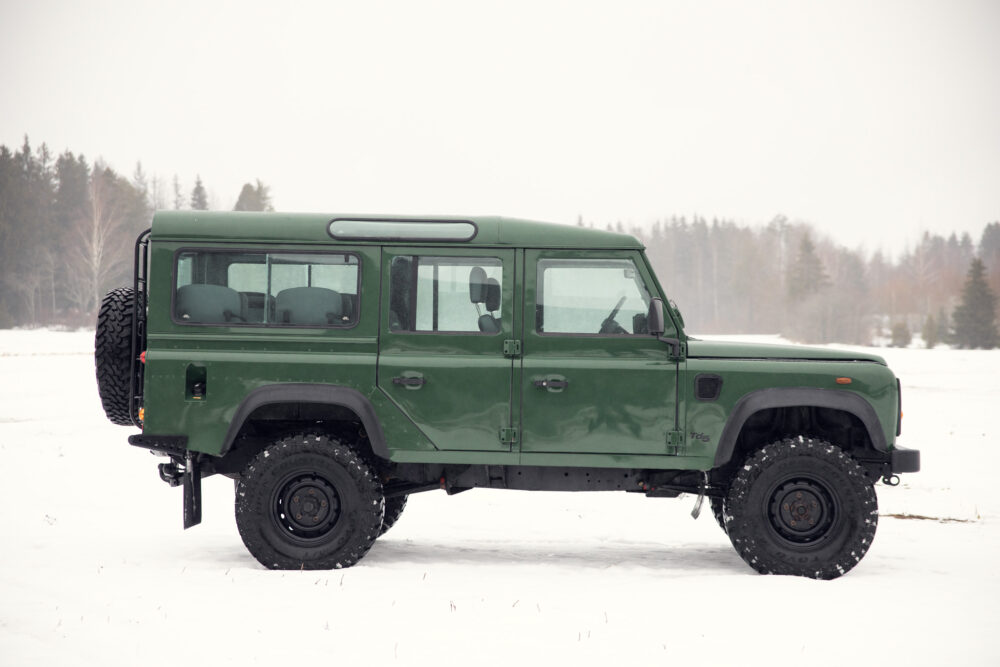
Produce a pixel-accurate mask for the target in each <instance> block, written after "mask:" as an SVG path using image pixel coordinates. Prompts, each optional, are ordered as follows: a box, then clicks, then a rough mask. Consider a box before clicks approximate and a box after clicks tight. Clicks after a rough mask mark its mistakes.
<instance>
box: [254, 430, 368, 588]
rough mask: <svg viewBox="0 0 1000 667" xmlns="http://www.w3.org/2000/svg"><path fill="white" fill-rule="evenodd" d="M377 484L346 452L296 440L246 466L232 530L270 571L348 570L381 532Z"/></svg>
mask: <svg viewBox="0 0 1000 667" xmlns="http://www.w3.org/2000/svg"><path fill="white" fill-rule="evenodd" d="M383 503H384V500H383V498H382V485H381V483H380V482H379V481H378V480H377V479H376V478H375V476H374V475H373V473H372V470H371V468H370V467H369V466H368V464H367V463H365V461H364V460H363V459H362V458H361V457H360V456H358V455H357V454H356V453H355V452H354V451H352V450H351V449H350V448H349V447H347V446H346V445H344V444H342V443H340V442H338V441H336V440H331V439H330V438H327V437H325V436H321V435H295V436H292V437H289V438H285V439H283V440H280V441H278V442H276V443H275V444H273V445H271V446H270V447H268V448H267V449H265V450H264V451H262V452H261V453H260V454H258V455H257V457H256V458H254V459H253V461H251V462H250V463H249V464H248V465H247V467H246V468H245V469H244V470H243V472H242V473H241V475H240V480H239V482H238V483H237V486H236V526H237V528H238V529H239V531H240V537H242V538H243V543H244V544H245V545H246V547H247V549H248V550H249V551H250V553H251V554H253V556H254V558H256V559H257V560H258V561H260V563H261V564H262V565H264V566H265V567H268V568H270V569H273V570H290V569H294V570H298V569H305V570H321V569H331V568H341V567H350V566H351V565H354V564H355V563H357V562H358V561H359V560H361V558H362V557H363V556H364V555H365V554H366V553H368V550H369V549H370V548H371V546H372V543H373V542H374V541H375V538H376V537H378V534H379V530H380V529H381V528H382V512H383Z"/></svg>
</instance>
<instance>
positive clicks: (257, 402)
mask: <svg viewBox="0 0 1000 667" xmlns="http://www.w3.org/2000/svg"><path fill="white" fill-rule="evenodd" d="M277 403H317V404H321V405H336V406H340V407H344V408H347V409H348V410H351V411H352V412H354V413H355V414H356V415H358V418H359V419H360V420H361V423H362V425H363V426H364V427H365V432H366V433H367V434H368V441H369V442H370V443H371V446H372V451H373V452H374V453H375V455H376V456H378V457H380V458H383V459H388V458H389V447H388V446H387V445H386V442H385V432H384V431H383V430H382V424H381V423H380V422H379V420H378V416H377V415H376V414H375V408H374V406H372V404H371V401H369V400H368V399H367V398H365V396H364V395H363V394H362V393H361V392H360V391H358V390H357V389H351V388H350V387H339V386H337V385H329V384H308V383H289V384H269V385H265V386H263V387H258V388H257V389H254V390H253V391H251V392H250V393H249V394H247V395H246V397H245V398H244V399H243V401H242V402H241V403H240V405H239V407H237V408H236V412H235V413H234V414H233V418H232V420H231V421H230V422H229V429H228V430H227V431H226V439H225V441H223V443H222V453H221V454H220V456H225V455H226V454H227V453H228V452H229V450H230V448H231V447H232V446H233V442H234V441H235V440H236V434H237V433H239V432H240V429H242V428H243V424H245V423H246V420H247V418H248V417H250V415H251V414H253V412H254V410H256V409H257V408H259V407H261V406H264V405H274V404H277Z"/></svg>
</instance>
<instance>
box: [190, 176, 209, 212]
mask: <svg viewBox="0 0 1000 667" xmlns="http://www.w3.org/2000/svg"><path fill="white" fill-rule="evenodd" d="M191 208H192V210H195V211H207V210H208V193H206V192H205V186H204V185H202V182H201V176H200V175H199V176H197V177H196V178H195V179H194V188H193V189H192V190H191Z"/></svg>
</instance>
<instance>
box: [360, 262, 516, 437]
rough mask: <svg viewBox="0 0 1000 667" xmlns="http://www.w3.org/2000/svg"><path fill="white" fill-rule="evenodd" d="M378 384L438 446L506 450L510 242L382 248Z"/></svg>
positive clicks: (511, 280)
mask: <svg viewBox="0 0 1000 667" xmlns="http://www.w3.org/2000/svg"><path fill="white" fill-rule="evenodd" d="M382 273H383V275H382V306H381V313H382V317H381V324H380V329H381V332H380V338H381V342H380V346H379V364H378V386H379V388H380V389H381V390H382V391H383V392H384V393H385V394H386V395H387V396H388V397H389V398H390V399H391V400H392V401H393V402H394V403H395V404H396V405H397V406H398V407H399V408H400V409H401V410H402V411H403V412H404V413H405V414H406V415H407V417H409V419H410V420H411V421H412V422H413V423H414V424H415V425H416V426H417V427H418V428H419V429H420V430H421V431H422V432H423V433H424V434H425V435H426V436H427V437H428V438H429V439H430V440H431V442H433V443H434V445H435V446H436V447H437V448H438V449H443V450H477V451H509V450H510V449H511V444H510V440H512V438H511V437H510V436H509V435H508V436H507V437H505V438H502V434H503V435H507V434H509V433H510V430H509V427H510V426H511V412H510V407H511V389H512V386H511V382H512V376H513V359H512V358H509V357H506V356H505V355H504V341H505V340H507V339H511V338H513V336H512V331H513V330H514V317H513V313H514V304H513V303H512V302H511V297H512V295H513V293H514V279H515V276H514V251H512V250H506V249H504V250H494V249H489V248H477V249H476V250H474V251H472V250H455V249H453V248H386V249H385V250H383V255H382Z"/></svg>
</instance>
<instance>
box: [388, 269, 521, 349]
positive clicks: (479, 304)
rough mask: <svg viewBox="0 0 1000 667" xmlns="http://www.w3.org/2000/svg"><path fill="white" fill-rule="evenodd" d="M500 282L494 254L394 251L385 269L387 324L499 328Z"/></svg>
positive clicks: (411, 327) (425, 327) (473, 329)
mask: <svg viewBox="0 0 1000 667" xmlns="http://www.w3.org/2000/svg"><path fill="white" fill-rule="evenodd" d="M502 285H503V265H502V263H501V261H500V260H499V259H496V258H493V257H418V256H401V257H396V258H394V259H393V261H392V265H391V267H390V273H389V328H390V329H391V330H393V331H441V332H459V333H487V334H496V333H499V332H500V329H501V325H500V311H501V300H502V288H501V286H502Z"/></svg>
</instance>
